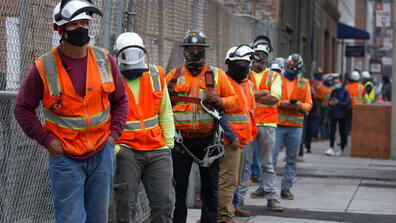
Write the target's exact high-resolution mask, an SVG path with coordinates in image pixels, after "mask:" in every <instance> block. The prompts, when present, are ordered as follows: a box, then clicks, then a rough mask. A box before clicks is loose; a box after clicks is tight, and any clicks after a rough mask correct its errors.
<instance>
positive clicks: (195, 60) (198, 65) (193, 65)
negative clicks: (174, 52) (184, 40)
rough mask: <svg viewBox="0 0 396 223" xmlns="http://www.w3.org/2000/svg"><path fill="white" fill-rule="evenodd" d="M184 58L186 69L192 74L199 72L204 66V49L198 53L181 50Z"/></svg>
mask: <svg viewBox="0 0 396 223" xmlns="http://www.w3.org/2000/svg"><path fill="white" fill-rule="evenodd" d="M183 55H184V59H185V60H186V66H187V69H188V70H189V71H190V72H191V74H192V75H194V76H195V75H197V74H199V73H200V72H201V71H202V69H203V67H204V66H205V50H202V51H199V52H198V53H193V52H188V51H183Z"/></svg>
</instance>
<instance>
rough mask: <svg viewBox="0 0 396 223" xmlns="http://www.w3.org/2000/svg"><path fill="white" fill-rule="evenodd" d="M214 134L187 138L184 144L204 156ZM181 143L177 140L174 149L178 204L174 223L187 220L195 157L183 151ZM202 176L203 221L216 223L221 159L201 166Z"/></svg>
mask: <svg viewBox="0 0 396 223" xmlns="http://www.w3.org/2000/svg"><path fill="white" fill-rule="evenodd" d="M212 138H213V136H210V137H208V138H198V139H187V138H184V142H183V143H184V145H185V146H187V148H188V149H189V150H190V151H191V152H192V153H193V154H194V155H195V156H197V157H198V158H199V159H202V157H203V156H204V148H206V147H207V145H208V144H209V143H210V142H211V141H212ZM181 151H183V149H182V148H181V145H180V144H178V143H176V142H175V148H174V149H172V158H173V178H174V179H175V183H176V185H175V191H176V204H175V211H174V215H173V222H174V223H185V222H186V220H187V206H186V194H187V186H188V178H189V175H190V171H191V165H192V162H193V159H192V158H191V157H190V156H189V155H188V154H187V153H182V152H181ZM199 172H200V176H201V200H202V212H201V221H200V222H201V223H215V222H216V220H217V200H218V184H219V183H218V182H219V159H217V160H215V161H214V162H213V163H212V164H211V165H210V166H209V167H201V166H199Z"/></svg>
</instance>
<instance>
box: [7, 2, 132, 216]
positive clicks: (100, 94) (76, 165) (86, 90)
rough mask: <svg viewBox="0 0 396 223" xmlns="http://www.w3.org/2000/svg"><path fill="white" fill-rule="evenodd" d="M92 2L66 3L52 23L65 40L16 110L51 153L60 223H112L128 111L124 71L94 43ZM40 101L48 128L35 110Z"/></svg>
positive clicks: (38, 66)
mask: <svg viewBox="0 0 396 223" xmlns="http://www.w3.org/2000/svg"><path fill="white" fill-rule="evenodd" d="M93 13H96V14H99V15H101V12H100V11H99V10H98V9H97V8H95V7H94V6H93V5H92V3H91V1H83V0H71V1H62V2H61V3H59V4H58V5H57V6H56V7H55V8H54V12H53V28H54V29H55V30H56V31H58V33H59V35H60V36H61V44H60V45H59V46H58V47H57V48H55V49H52V50H51V52H48V53H46V54H44V55H43V56H41V57H40V58H39V59H38V60H36V61H35V63H34V65H33V66H32V68H31V69H30V72H29V74H28V75H27V76H26V78H25V80H24V83H23V84H22V86H21V89H20V91H19V94H18V97H17V99H16V103H15V109H14V114H15V118H16V119H17V121H18V123H19V124H20V125H21V127H22V129H23V131H24V132H25V133H26V134H27V135H28V136H29V137H30V138H32V139H34V140H36V141H37V142H38V143H39V144H40V145H42V146H44V147H45V148H46V149H47V150H48V153H49V155H50V156H49V178H50V182H51V190H52V195H53V199H54V211H55V222H99V223H100V222H103V223H104V222H107V219H108V214H107V213H108V206H109V202H110V196H111V192H112V186H113V177H114V172H115V166H116V157H115V152H114V144H115V143H116V140H117V138H118V137H119V136H120V135H121V133H122V129H123V128H124V126H125V122H126V118H127V114H128V97H127V95H126V93H125V87H124V83H123V81H122V78H121V74H120V71H119V70H118V67H117V64H116V63H115V61H114V59H113V58H112V56H111V55H110V54H109V53H107V51H106V50H104V49H102V48H98V47H95V46H92V45H89V44H88V42H89V36H88V28H89V22H90V20H91V16H92V15H93ZM40 101H42V105H43V113H44V116H45V125H44V128H43V126H42V125H41V123H40V121H39V119H38V118H37V115H36V113H35V109H36V108H37V107H38V105H39V103H40Z"/></svg>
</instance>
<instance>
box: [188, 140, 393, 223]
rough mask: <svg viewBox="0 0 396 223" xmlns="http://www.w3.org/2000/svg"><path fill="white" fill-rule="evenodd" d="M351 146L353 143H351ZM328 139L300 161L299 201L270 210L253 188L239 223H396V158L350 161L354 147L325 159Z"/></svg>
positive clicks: (191, 217) (196, 213) (192, 215)
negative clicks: (254, 195) (245, 214)
mask: <svg viewBox="0 0 396 223" xmlns="http://www.w3.org/2000/svg"><path fill="white" fill-rule="evenodd" d="M348 142H350V139H349V141H348ZM328 148H329V142H328V141H322V142H314V143H312V153H311V154H304V159H305V162H304V163H298V166H297V177H296V179H295V182H294V186H293V188H292V192H293V193H294V196H295V199H294V200H292V201H288V200H280V201H281V203H282V205H283V206H284V211H283V212H271V211H268V210H266V203H267V201H266V200H265V199H251V198H250V193H251V192H253V191H255V190H256V188H257V185H253V186H250V188H249V194H248V195H247V197H246V199H245V208H248V209H250V210H251V211H252V216H251V217H249V218H239V217H238V218H236V220H237V221H239V222H246V223H261V222H274V223H275V222H276V223H283V222H284V223H286V222H288V223H289V222H307V223H319V222H359V223H365V222H367V223H375V222H396V160H380V159H366V158H354V157H350V148H347V149H346V152H345V154H344V155H343V156H341V157H329V156H326V155H325V152H326V150H327V149H328ZM283 157H284V153H282V154H280V157H279V161H278V169H277V173H278V179H277V181H278V182H277V187H278V190H279V189H280V180H281V177H280V176H281V175H280V174H282V172H283V167H284V164H285V163H284V162H283ZM199 217H200V210H199V209H189V211H188V220H187V222H196V221H198V220H199Z"/></svg>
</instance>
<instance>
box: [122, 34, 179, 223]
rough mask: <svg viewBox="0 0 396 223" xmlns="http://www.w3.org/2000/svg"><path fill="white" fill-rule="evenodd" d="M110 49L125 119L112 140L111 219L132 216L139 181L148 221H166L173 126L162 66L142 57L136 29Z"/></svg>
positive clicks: (170, 195) (170, 207)
mask: <svg viewBox="0 0 396 223" xmlns="http://www.w3.org/2000/svg"><path fill="white" fill-rule="evenodd" d="M115 52H116V60H117V62H118V65H119V67H120V71H121V73H122V75H123V79H124V83H125V86H126V87H125V88H126V92H127V94H128V98H129V114H128V119H127V124H126V126H125V129H124V131H123V133H122V135H121V136H120V138H118V141H117V145H116V152H117V157H118V159H117V169H116V174H115V191H114V192H115V193H114V198H115V202H116V209H117V211H116V213H117V214H116V222H129V220H130V219H132V222H135V211H136V208H137V199H138V192H139V182H140V181H142V182H143V185H144V187H145V191H146V194H147V197H148V200H149V203H150V209H151V218H150V219H151V222H169V223H170V222H172V214H173V209H174V195H175V194H174V188H173V183H172V178H173V168H172V156H171V150H170V149H171V148H173V143H174V141H173V140H174V139H173V137H174V133H175V127H174V123H173V113H172V105H171V102H170V99H169V94H168V89H167V87H166V84H165V77H164V70H163V69H162V67H160V66H157V65H153V64H146V63H145V61H144V58H145V55H146V54H147V53H146V48H145V46H144V44H143V40H142V38H141V37H140V36H139V35H138V34H137V33H134V32H126V33H122V34H121V35H119V36H118V38H117V40H116V43H115ZM147 58H148V56H147Z"/></svg>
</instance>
